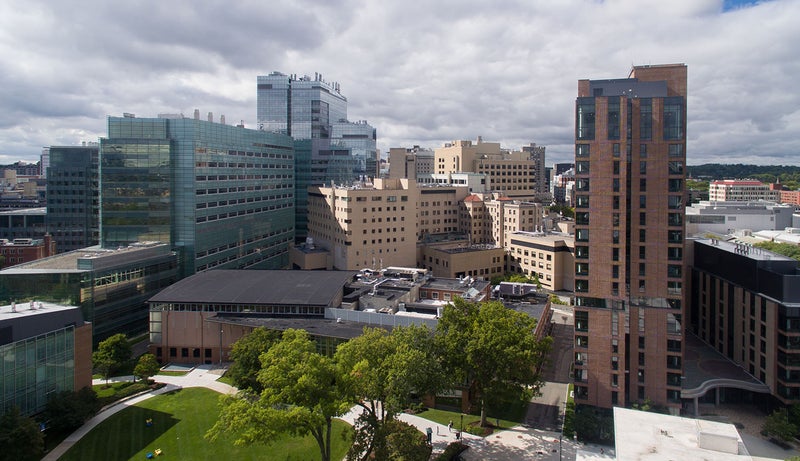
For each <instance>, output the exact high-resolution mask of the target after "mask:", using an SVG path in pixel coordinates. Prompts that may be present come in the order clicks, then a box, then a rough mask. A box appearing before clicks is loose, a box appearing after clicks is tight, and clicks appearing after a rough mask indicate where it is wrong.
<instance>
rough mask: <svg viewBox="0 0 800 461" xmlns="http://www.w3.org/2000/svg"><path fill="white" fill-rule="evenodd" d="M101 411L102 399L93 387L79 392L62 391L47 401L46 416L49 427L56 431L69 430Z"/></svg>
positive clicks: (79, 425)
mask: <svg viewBox="0 0 800 461" xmlns="http://www.w3.org/2000/svg"><path fill="white" fill-rule="evenodd" d="M98 411H100V401H99V400H98V399H97V394H96V393H95V392H94V390H92V388H91V387H84V388H82V389H80V390H78V391H77V392H72V391H61V392H59V393H57V394H55V395H53V396H52V397H50V400H49V401H48V402H47V406H46V407H45V417H46V418H47V421H48V428H49V429H51V430H53V431H55V432H60V433H64V432H69V431H72V430H74V429H77V428H79V427H81V426H82V425H83V423H85V422H86V421H87V420H88V419H89V418H91V417H92V416H94V415H95V414H97V412H98Z"/></svg>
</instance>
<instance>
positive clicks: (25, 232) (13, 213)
mask: <svg viewBox="0 0 800 461" xmlns="http://www.w3.org/2000/svg"><path fill="white" fill-rule="evenodd" d="M46 218H47V208H44V207H38V208H16V209H11V210H3V211H0V238H4V239H9V240H13V239H17V238H34V239H41V238H44V235H45V234H46V233H47V225H46V224H45V222H46Z"/></svg>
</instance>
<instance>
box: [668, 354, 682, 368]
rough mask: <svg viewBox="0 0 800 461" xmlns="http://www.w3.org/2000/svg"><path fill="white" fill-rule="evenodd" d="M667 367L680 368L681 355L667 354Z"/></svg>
mask: <svg viewBox="0 0 800 461" xmlns="http://www.w3.org/2000/svg"><path fill="white" fill-rule="evenodd" d="M667 368H669V369H670V370H679V369H680V368H681V357H680V356H679V355H668V356H667Z"/></svg>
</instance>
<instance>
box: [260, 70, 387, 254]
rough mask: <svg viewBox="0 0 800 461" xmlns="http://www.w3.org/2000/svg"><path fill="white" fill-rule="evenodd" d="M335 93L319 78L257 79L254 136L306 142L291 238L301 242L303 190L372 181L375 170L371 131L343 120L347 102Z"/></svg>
mask: <svg viewBox="0 0 800 461" xmlns="http://www.w3.org/2000/svg"><path fill="white" fill-rule="evenodd" d="M339 90H340V88H339V84H338V83H335V82H332V83H331V82H327V81H325V80H324V79H323V78H322V75H321V74H315V75H314V77H313V78H311V77H309V76H302V77H298V76H297V75H286V74H282V73H280V72H272V73H271V74H269V75H262V76H258V78H257V103H256V104H257V114H256V115H257V120H258V128H259V130H264V131H271V132H275V133H282V134H287V135H289V136H291V137H292V138H294V139H295V140H297V141H301V140H309V139H310V140H311V155H310V156H309V157H308V161H309V164H310V167H308V168H306V167H302V166H301V164H300V162H299V159H298V162H297V165H296V171H297V178H296V179H297V181H296V187H297V192H295V194H296V196H297V200H296V208H295V221H296V223H297V227H296V232H295V234H296V237H297V238H298V239H300V240H302V239H304V238H305V236H306V235H307V231H308V228H307V226H306V225H305V223H306V221H307V219H306V217H305V213H306V212H307V208H308V205H307V199H306V198H305V197H307V193H306V191H305V188H306V187H308V186H309V185H314V186H321V185H330V183H331V181H333V182H334V183H336V184H347V183H351V182H353V181H355V180H356V179H358V177H359V176H360V175H367V176H375V173H374V172H373V171H374V170H377V146H376V136H375V129H374V128H373V127H372V126H370V125H369V124H368V123H367V122H366V121H359V122H357V123H351V122H349V121H348V120H347V98H346V97H344V96H343V95H342V94H341V92H340V91H339ZM370 168H371V169H370ZM301 189H302V191H301Z"/></svg>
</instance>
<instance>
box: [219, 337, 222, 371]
mask: <svg viewBox="0 0 800 461" xmlns="http://www.w3.org/2000/svg"><path fill="white" fill-rule="evenodd" d="M219 363H220V365H222V328H220V329H219Z"/></svg>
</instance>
